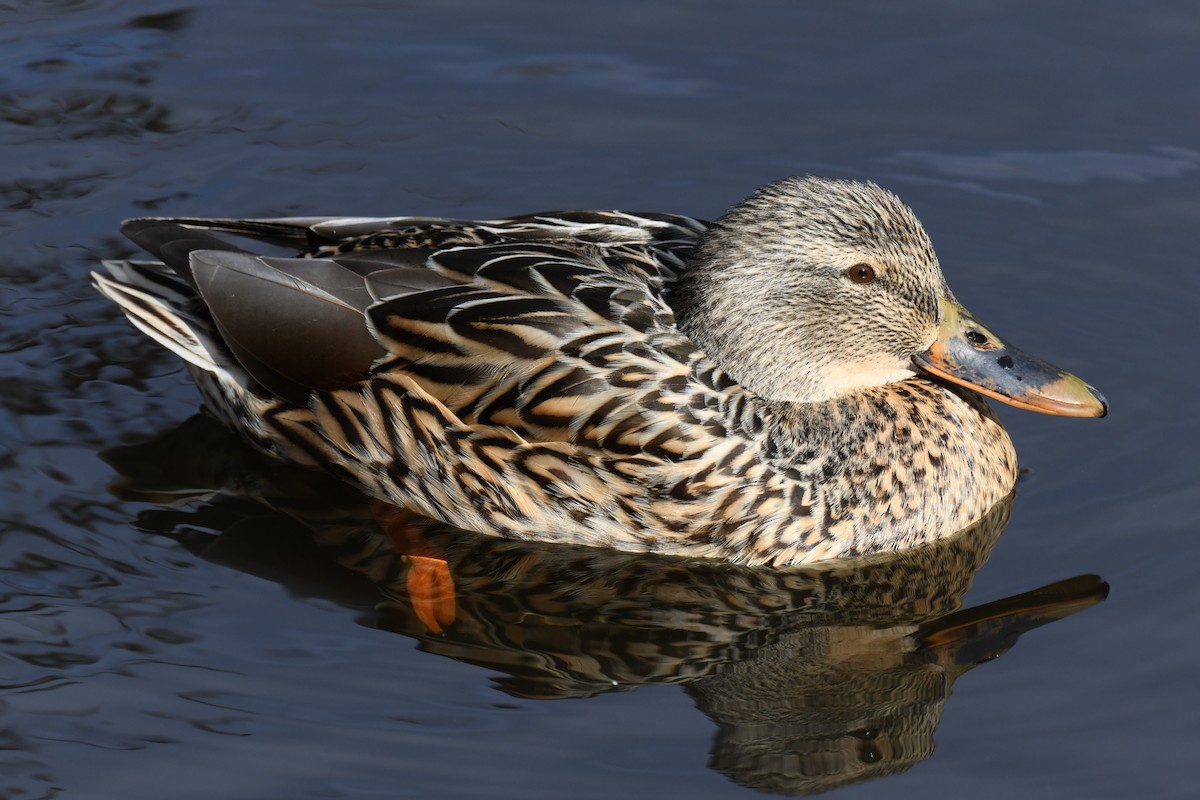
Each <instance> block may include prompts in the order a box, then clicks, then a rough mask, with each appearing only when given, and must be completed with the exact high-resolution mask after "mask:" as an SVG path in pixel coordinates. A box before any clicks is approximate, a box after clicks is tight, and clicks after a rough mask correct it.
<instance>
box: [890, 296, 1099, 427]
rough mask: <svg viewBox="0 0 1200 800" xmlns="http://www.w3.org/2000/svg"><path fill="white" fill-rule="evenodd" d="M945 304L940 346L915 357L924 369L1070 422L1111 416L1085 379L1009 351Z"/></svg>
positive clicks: (958, 309) (953, 306) (968, 316)
mask: <svg viewBox="0 0 1200 800" xmlns="http://www.w3.org/2000/svg"><path fill="white" fill-rule="evenodd" d="M941 303H942V328H941V330H940V331H939V333H938V338H937V341H935V342H934V343H933V346H932V347H930V348H929V349H928V350H926V351H925V352H923V353H917V354H916V355H915V356H913V358H912V360H913V363H915V364H916V365H917V366H919V367H920V368H921V369H923V370H925V371H926V372H930V373H932V374H934V375H937V376H938V377H939V378H945V379H946V380H948V381H950V382H952V383H957V384H959V385H960V386H965V387H967V388H968V389H974V390H975V391H977V392H980V393H982V394H986V395H987V396H988V397H994V398H996V399H997V400H1000V401H1002V402H1005V403H1008V404H1009V405H1012V406H1016V407H1017V408H1025V409H1028V410H1030V411H1040V412H1041V413H1043V414H1055V415H1058V416H1064V417H1103V416H1104V415H1105V414H1107V413H1108V403H1107V402H1105V400H1104V397H1103V396H1102V395H1101V394H1100V393H1099V392H1097V391H1096V390H1095V389H1093V388H1092V387H1091V386H1088V385H1087V384H1086V383H1084V382H1083V381H1081V380H1080V379H1079V378H1076V377H1075V376H1074V375H1072V374H1071V373H1069V372H1064V371H1063V370H1061V369H1059V368H1058V367H1056V366H1054V365H1053V364H1049V363H1047V362H1045V361H1042V360H1041V359H1040V358H1037V357H1036V356H1032V355H1030V354H1029V353H1023V352H1021V351H1020V350H1017V349H1016V348H1015V347H1009V346H1008V345H1007V344H1005V343H1004V342H1003V341H1002V340H1001V339H1000V338H999V337H997V336H996V335H995V334H993V333H992V332H991V331H989V330H988V329H987V328H985V327H983V326H982V325H980V324H979V322H977V321H976V320H975V319H974V318H973V317H972V316H971V314H970V313H969V312H968V311H967V310H966V309H965V308H963V307H962V306H960V305H959V304H958V303H956V302H954V301H953V300H950V299H948V298H942V301H941Z"/></svg>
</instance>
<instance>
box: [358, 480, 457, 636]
mask: <svg viewBox="0 0 1200 800" xmlns="http://www.w3.org/2000/svg"><path fill="white" fill-rule="evenodd" d="M371 510H372V511H373V512H374V514H375V518H376V520H378V521H379V525H380V527H382V528H383V531H384V533H386V534H387V535H388V538H389V539H390V540H391V542H392V548H393V549H394V550H395V551H396V552H397V553H401V554H403V555H404V556H406V557H407V559H408V576H407V578H406V582H405V588H406V589H407V591H408V598H409V601H410V602H411V603H412V607H413V613H415V614H416V615H417V619H419V620H420V621H421V624H422V625H424V626H425V629H426V630H428V631H429V632H430V633H435V634H440V633H442V631H443V626H447V625H450V624H452V623H453V622H454V618H455V614H456V609H455V601H454V579H453V577H451V575H450V565H449V564H448V563H447V562H446V559H445V557H444V555H443V553H442V551H441V550H440V549H439V548H438V547H436V546H435V545H432V544H430V543H429V542H427V541H426V540H425V537H424V536H423V535H422V534H421V531H420V529H419V528H418V527H417V525H416V524H415V521H416V520H417V519H420V515H418V514H415V513H413V512H412V511H409V510H408V509H404V508H400V507H398V506H394V505H391V504H389V503H384V502H382V501H378V500H376V501H374V502H373V503H372V504H371Z"/></svg>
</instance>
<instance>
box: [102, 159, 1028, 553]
mask: <svg viewBox="0 0 1200 800" xmlns="http://www.w3.org/2000/svg"><path fill="white" fill-rule="evenodd" d="M780 187H782V188H780ZM764 191H767V190H764ZM775 191H778V192H781V193H783V194H785V195H787V197H788V202H789V203H792V204H793V205H794V204H795V202H799V201H797V200H796V199H795V198H794V197H792V194H797V195H800V196H802V199H803V198H808V200H806V202H812V203H817V202H823V203H830V202H831V203H832V204H833V206H834V207H835V208H841V209H842V210H841V211H840V212H839V216H838V217H837V221H834V222H831V223H830V224H829V225H827V226H826V227H828V228H829V230H830V231H832V232H831V233H823V229H822V227H821V226H820V225H819V224H817V223H814V222H812V220H807V221H803V220H802V222H803V223H804V224H794V223H793V222H790V221H789V220H790V219H791V218H790V217H787V216H784V217H783V218H782V219H775V218H772V217H771V215H770V213H766V214H765V215H763V217H762V218H761V219H759V220H758V221H757V222H755V223H754V224H747V223H744V222H739V219H740V217H739V214H740V215H741V216H744V215H745V213H744V211H739V210H738V209H735V211H734V212H731V215H730V218H729V219H724V220H723V221H721V222H718V223H717V224H715V225H714V226H712V227H710V226H709V225H708V224H707V223H702V222H699V221H697V220H694V219H690V218H687V217H679V216H672V215H665V214H626V213H620V212H556V213H552V214H538V215H530V216H525V217H514V218H510V219H505V220H493V221H485V222H468V221H460V220H442V219H429V218H416V217H398V218H390V219H358V218H353V219H324V218H322V219H315V218H313V219H309V218H303V219H300V218H297V219H284V220H249V221H243V220H204V219H175V220H136V221H133V222H131V223H130V224H128V225H127V228H126V230H127V233H129V235H130V236H131V237H132V238H133V239H134V240H135V241H137V242H138V243H140V244H142V245H143V246H144V247H146V248H147V249H148V250H150V252H152V253H153V254H154V255H156V256H158V257H159V258H161V259H162V260H163V262H164V264H165V265H152V266H146V265H135V264H129V263H126V262H117V263H116V264H112V265H109V269H110V273H111V277H109V276H97V278H96V280H97V285H98V286H99V288H100V289H101V291H103V292H104V293H105V294H107V295H108V296H109V297H111V298H112V299H113V300H115V301H116V302H117V303H118V304H119V305H120V306H121V307H122V308H123V309H124V310H125V312H126V313H127V314H128V315H129V316H130V318H131V319H132V320H133V321H134V324H136V325H137V326H138V327H139V328H141V329H142V330H143V331H145V332H146V333H147V334H148V335H150V336H151V337H152V338H154V339H156V340H158V341H159V342H161V343H163V344H164V345H166V346H167V347H169V348H171V349H172V350H174V351H175V352H176V353H178V354H179V355H181V356H182V357H184V358H185V359H186V360H187V361H188V362H189V365H190V367H191V369H192V372H193V374H194V375H195V377H196V379H197V383H198V384H199V385H200V388H201V391H202V393H203V395H204V398H205V402H206V404H207V405H208V406H209V407H210V408H212V409H213V410H214V411H215V412H216V413H217V414H218V416H220V417H221V418H222V419H224V420H225V421H227V422H228V423H230V424H231V425H233V426H234V427H235V428H237V429H239V430H241V431H242V432H243V433H244V434H245V435H246V437H247V438H248V439H250V440H251V441H252V442H254V443H255V444H257V445H258V446H260V447H261V448H263V449H264V450H266V451H267V452H269V453H272V454H273V455H275V456H278V457H280V458H283V459H285V460H288V461H291V462H295V463H300V464H306V465H311V466H319V467H322V468H324V469H326V470H329V471H330V472H332V473H333V474H335V475H338V476H340V477H342V478H344V479H346V480H349V481H351V482H353V483H355V484H357V485H359V486H361V487H363V488H364V489H365V490H366V491H368V492H369V493H370V494H372V495H374V496H375V497H378V498H381V499H385V500H388V501H390V502H393V503H397V504H400V505H404V506H407V507H410V508H413V509H414V510H417V511H419V512H421V513H422V514H426V515H428V516H431V517H436V518H439V519H442V520H445V521H447V522H450V523H453V524H455V525H458V526H460V527H465V528H471V529H475V530H480V531H485V532H494V533H498V534H501V535H504V536H508V537H513V538H524V539H551V540H561V541H570V542H576V543H582V544H588V545H595V546H604V547H612V548H618V549H623V550H635V551H637V550H640V551H655V552H670V553H679V554H686V555H692V556H700V557H714V558H722V559H728V560H732V561H737V562H743V563H750V564H760V563H769V564H795V563H802V562H809V561H814V560H819V559H825V558H833V557H845V556H854V555H860V554H864V553H869V552H874V551H879V550H888V549H895V548H897V547H903V546H911V545H915V544H918V543H920V542H923V541H927V540H929V539H933V538H937V537H939V536H943V535H946V534H949V533H952V532H954V531H957V530H959V529H961V528H963V527H965V526H966V525H968V524H969V523H971V522H973V521H975V520H977V519H979V518H980V516H981V515H982V514H983V513H984V511H985V510H986V509H988V508H990V507H991V506H993V505H994V504H995V503H996V502H997V501H998V500H999V499H1000V498H1002V497H1004V496H1005V495H1006V494H1007V493H1008V492H1009V490H1010V489H1011V488H1012V485H1013V481H1014V479H1015V475H1016V461H1015V456H1014V454H1013V451H1012V448H1011V444H1010V442H1009V440H1008V437H1007V435H1006V434H1005V433H1004V431H1003V429H1002V428H1001V426H1000V424H999V423H998V422H997V420H996V418H995V417H994V416H993V415H992V413H991V411H990V410H989V409H988V408H987V405H986V403H985V402H984V401H983V400H982V399H981V398H980V397H979V396H977V395H975V394H974V393H972V392H971V391H968V390H963V389H959V388H958V387H954V386H951V385H950V384H948V383H944V382H942V381H940V380H937V379H934V378H930V377H928V376H922V375H919V374H917V373H916V372H915V371H912V370H908V371H906V372H905V371H902V372H901V373H900V374H893V373H895V372H896V369H895V368H894V367H893V368H891V369H892V372H891V373H889V374H888V375H887V376H886V379H880V380H877V381H876V380H875V379H874V378H873V377H870V376H868V378H864V380H863V381H862V385H855V384H854V382H853V380H851V381H850V382H849V384H847V378H846V376H847V375H849V376H850V378H851V379H853V378H855V377H856V375H855V372H854V370H857V369H860V367H859V366H858V365H859V364H866V367H861V369H868V370H876V371H878V370H877V367H876V366H875V365H876V362H878V361H879V359H880V358H892V359H893V361H891V362H888V363H893V362H894V363H903V364H908V355H909V354H902V356H896V357H893V356H891V355H890V354H888V353H885V354H884V355H883V356H880V355H876V350H872V347H874V346H875V345H874V344H873V342H874V341H875V339H876V338H877V339H880V340H882V341H884V344H882V345H879V346H878V349H882V350H886V348H887V347H892V348H893V349H894V348H897V347H900V348H902V347H909V346H910V345H909V344H896V342H903V343H908V342H910V341H915V342H919V343H920V347H921V348H924V347H927V346H928V345H929V341H932V338H933V335H934V332H935V329H936V326H937V324H938V322H939V320H937V319H936V314H937V309H938V307H939V306H938V302H939V301H938V297H941V296H942V295H944V294H945V293H946V291H947V290H946V289H945V283H944V280H942V278H941V273H940V271H939V270H938V268H937V264H936V259H934V257H933V253H932V249H931V247H929V246H928V243H927V241H928V240H927V239H926V238H925V234H924V232H923V231H922V230H920V226H919V223H917V222H916V221H915V218H912V217H911V212H908V211H907V209H906V208H905V207H904V206H903V205H902V204H900V203H899V201H898V200H896V199H895V198H894V197H893V196H891V195H889V194H887V193H886V192H883V191H882V190H880V189H878V187H874V186H870V185H862V184H844V183H838V182H829V181H818V180H816V179H806V180H804V181H792V182H790V183H788V182H785V183H784V184H779V185H778V186H777V187H775ZM761 194H762V193H760V195H756V196H755V198H752V201H753V202H754V203H758V204H760V205H761V204H762V203H763V199H762V196H761ZM814 198H815V199H814ZM748 202H749V201H748ZM860 205H861V207H860ZM784 207H786V208H785V211H786V212H787V213H789V214H790V213H793V211H794V210H793V209H792V208H791V207H790V206H788V205H787V204H786V203H784V204H782V205H781V208H784ZM847 208H848V209H850V211H846V209H847ZM851 212H854V213H858V214H859V219H858V220H857V221H856V220H853V219H852V220H849V221H847V220H846V219H844V217H845V216H847V214H849V213H851ZM779 213H780V214H784V212H783V211H781V212H779ZM795 213H800V212H795ZM820 213H823V212H821V210H820V208H815V209H813V210H812V211H811V212H810V214H815V215H817V216H819V215H820ZM731 220H732V221H731ZM818 223H819V220H818ZM755 225H757V226H758V227H757V228H756V227H755ZM739 226H740V227H739ZM731 231H732V233H731ZM856 231H857V232H858V233H856ZM214 233H217V234H237V235H241V236H248V237H251V238H257V239H261V240H263V241H265V242H269V243H271V244H274V245H281V246H283V247H285V248H289V249H291V250H292V251H293V252H292V254H291V256H290V257H289V256H286V255H285V256H283V257H278V256H265V255H260V254H257V253H252V252H248V251H246V250H243V249H240V248H238V247H236V246H233V245H230V244H228V243H226V242H223V241H222V240H220V239H219V238H218V237H215V236H214V235H213V234H214ZM858 235H861V237H862V240H861V241H859V240H857V239H855V238H854V237H855V236H858ZM731 236H734V237H735V238H734V240H732V241H731V242H729V243H726V244H725V245H722V251H724V252H727V253H728V254H729V255H730V265H728V267H729V269H736V273H737V275H739V276H741V277H738V278H737V279H736V280H733V281H727V280H726V279H725V278H726V276H725V273H724V272H721V271H720V270H718V269H717V267H719V266H720V265H719V264H715V263H714V262H715V260H719V257H720V252H717V251H716V250H714V248H716V247H717V246H718V245H720V244H721V242H722V241H723V240H724V239H728V238H729V237H731ZM763 236H769V237H774V240H773V241H772V242H771V243H770V246H769V247H768V246H764V247H762V248H761V252H762V257H761V259H759V258H758V256H755V255H754V252H755V251H754V242H755V241H758V240H761V239H762V237H763ZM714 237H715V238H714ZM736 237H740V238H736ZM896 237H901V238H904V237H907V239H906V240H904V241H894V240H895V239H896ZM214 241H215V242H220V244H219V245H211V242H214ZM194 246H198V248H199V249H194ZM871 247H876V248H877V250H878V252H875V251H871V249H870V248H871ZM838 248H841V249H843V250H849V251H850V253H849V255H848V256H846V257H848V258H851V259H863V258H867V257H878V259H879V263H880V270H881V274H882V275H883V276H884V277H885V278H886V281H882V280H881V281H880V283H881V287H882V288H881V292H880V293H878V294H874V295H871V296H870V302H869V303H867V302H866V301H864V302H863V303H862V304H861V308H858V307H847V308H842V309H836V308H835V309H826V308H825V307H824V306H823V305H822V306H813V305H812V304H813V303H814V302H817V301H820V302H822V303H823V302H826V300H824V299H822V298H828V297H833V298H835V301H836V298H837V297H840V295H837V294H836V291H843V290H842V289H838V288H837V286H833V285H832V284H829V285H827V284H828V282H829V281H843V282H844V280H845V278H844V274H843V273H842V272H840V271H835V272H829V270H826V269H825V265H824V262H825V261H836V260H837V259H838V258H841V257H842V256H843V255H845V254H844V253H842V252H841V250H839V249H838ZM789 252H790V253H794V254H795V255H794V257H793V260H794V261H795V262H796V263H775V262H780V260H781V259H783V260H786V259H787V258H788V257H789V256H788V255H787V253H789ZM863 253H867V255H863ZM872 253H874V255H871V254H872ZM805 258H808V259H809V261H812V262H814V263H812V264H809V263H807V262H805V260H804V259H805ZM756 259H758V260H756ZM771 259H774V260H775V261H774V262H772V261H771ZM885 270H886V271H885ZM827 273H828V274H827ZM829 275H832V276H833V277H829ZM693 276H694V279H693ZM713 276H717V277H713ZM839 285H840V284H839ZM831 287H832V288H831ZM850 288H851V289H853V287H850ZM835 290H836V291H835ZM711 291H719V292H722V294H721V295H720V296H718V297H714V296H711V295H709V294H705V293H706V292H711ZM854 291H857V290H854ZM844 293H845V292H844V291H843V294H844ZM772 298H773V299H772ZM812 298H817V301H815V300H813V299H812ZM764 302H766V303H768V304H769V305H768V306H767V307H764V306H763V303H764ZM830 302H834V301H830ZM854 302H857V301H851V304H852V306H853V303H854ZM805 303H808V306H806V305H805ZM809 307H811V308H812V309H813V310H811V311H808V312H806V310H805V309H806V308H809ZM930 309H932V311H931V310H930ZM856 313H860V314H862V316H861V317H860V318H857V319H856V318H855V317H854V314H856ZM830 314H841V315H842V317H837V319H843V318H845V321H844V322H839V323H838V324H836V325H827V326H825V328H826V329H825V330H824V331H822V329H820V328H819V327H816V328H814V326H813V325H811V324H810V323H811V320H809V317H810V316H813V315H822V316H828V315H830ZM931 315H932V316H931ZM677 316H678V321H677ZM830 318H831V319H832V318H833V317H830ZM789 320H794V323H793V322H789ZM792 324H794V326H795V328H796V329H797V330H800V329H803V330H804V331H805V334H804V335H805V336H806V337H807V341H803V340H801V341H798V342H797V341H796V340H797V338H798V337H797V335H794V333H793V332H792V331H791V330H790V328H789V327H788V326H789V325H792ZM764 325H766V326H767V327H763V326H764ZM772 326H773V327H772ZM897 330H899V331H901V332H902V333H901V334H894V333H888V332H889V331H892V332H894V331H897ZM739 331H741V333H739ZM873 331H880V332H882V333H879V334H875V333H873ZM864 332H865V333H864ZM837 336H842V337H852V338H851V339H843V340H842V341H839V340H837V339H836V337H837ZM872 337H875V338H872ZM847 341H852V342H853V346H849V345H847V344H846V343H845V342H847ZM702 347H703V348H704V349H703V350H702V349H701V348H702ZM850 352H852V353H853V357H854V359H858V360H850V357H849V356H845V357H843V358H841V360H839V357H840V356H839V353H843V354H844V353H850ZM914 352H915V351H914ZM743 353H747V354H749V355H747V356H745V357H743V355H742V354H743ZM864 353H865V354H866V355H865V356H864V355H863V354H864ZM897 358H898V359H899V360H898V361H897V360H896V359H897ZM864 359H865V360H864ZM872 359H874V361H873V360H872ZM792 375H795V376H797V379H796V380H793V379H792V378H791V377H789V376H792ZM735 376H736V377H735ZM814 386H815V387H818V388H819V389H821V390H822V391H825V390H827V389H828V387H830V386H837V387H844V388H839V389H838V390H837V391H836V392H827V394H828V395H829V396H821V397H816V396H813V397H808V396H805V395H803V392H804V391H808V390H809V388H811V387H814ZM790 387H799V388H796V389H795V390H794V391H793V389H792V388H790ZM789 392H790V393H789Z"/></svg>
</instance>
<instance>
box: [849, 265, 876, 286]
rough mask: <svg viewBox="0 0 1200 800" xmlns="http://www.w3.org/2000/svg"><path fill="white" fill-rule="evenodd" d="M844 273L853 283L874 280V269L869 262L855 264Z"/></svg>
mask: <svg viewBox="0 0 1200 800" xmlns="http://www.w3.org/2000/svg"><path fill="white" fill-rule="evenodd" d="M846 274H847V275H848V276H850V280H852V281H854V282H855V283H870V282H871V281H873V280H875V270H874V268H872V267H871V265H870V264H855V265H854V266H853V267H851V268H850V269H849V270H847V272H846Z"/></svg>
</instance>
